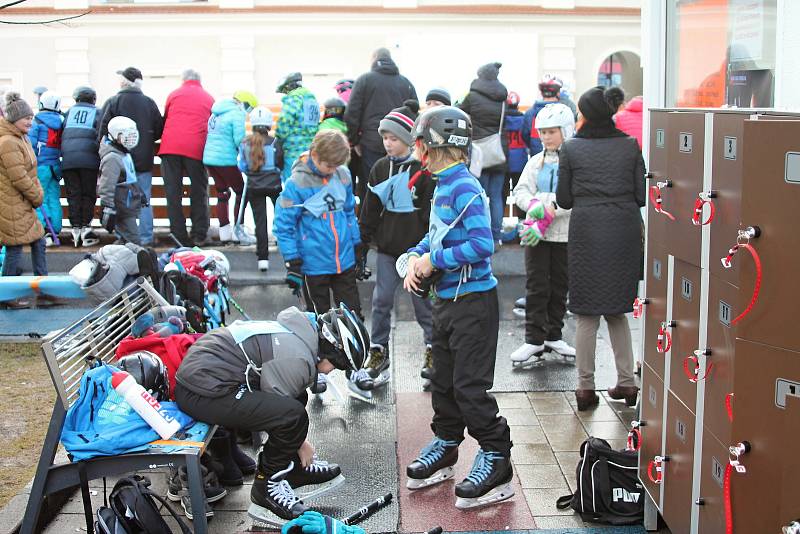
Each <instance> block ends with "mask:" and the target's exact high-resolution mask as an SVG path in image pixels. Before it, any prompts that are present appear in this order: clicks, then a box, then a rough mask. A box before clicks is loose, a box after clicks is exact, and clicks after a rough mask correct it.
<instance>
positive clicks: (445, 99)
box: [425, 87, 452, 106]
mask: <svg viewBox="0 0 800 534" xmlns="http://www.w3.org/2000/svg"><path fill="white" fill-rule="evenodd" d="M428 100H435V101H437V102H441V103H442V104H444V105H445V106H449V105H450V104H451V103H452V101H451V100H450V93H448V92H447V90H446V89H442V88H441V87H434V88H433V89H431V90H430V91H428V96H426V97H425V102H427V101H428Z"/></svg>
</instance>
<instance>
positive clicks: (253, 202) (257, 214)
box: [245, 190, 280, 260]
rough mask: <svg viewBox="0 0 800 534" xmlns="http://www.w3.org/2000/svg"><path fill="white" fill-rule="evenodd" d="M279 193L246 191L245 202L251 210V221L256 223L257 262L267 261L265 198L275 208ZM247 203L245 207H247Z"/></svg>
mask: <svg viewBox="0 0 800 534" xmlns="http://www.w3.org/2000/svg"><path fill="white" fill-rule="evenodd" d="M278 195H280V191H276V192H274V193H269V194H267V193H259V192H257V191H250V190H248V191H247V202H249V203H250V208H251V209H252V210H253V220H254V221H255V223H256V255H257V256H258V259H259V260H268V259H269V221H268V220H267V197H269V198H270V199H271V200H272V206H273V207H274V206H276V205H277V202H278ZM247 202H246V203H245V205H247Z"/></svg>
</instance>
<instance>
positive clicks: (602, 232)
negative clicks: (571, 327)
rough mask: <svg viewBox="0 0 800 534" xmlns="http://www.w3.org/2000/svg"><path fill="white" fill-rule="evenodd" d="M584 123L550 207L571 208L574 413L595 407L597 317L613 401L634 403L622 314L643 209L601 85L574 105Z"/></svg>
mask: <svg viewBox="0 0 800 534" xmlns="http://www.w3.org/2000/svg"><path fill="white" fill-rule="evenodd" d="M578 109H579V110H580V112H581V114H582V115H583V118H584V120H585V122H584V124H583V126H582V127H581V128H580V130H579V131H578V133H577V135H576V136H575V137H574V138H573V139H570V140H568V141H566V142H565V143H564V144H563V145H562V147H561V153H560V157H559V160H560V161H559V169H558V175H559V180H558V188H557V190H556V201H557V202H558V206H559V207H561V208H564V209H570V208H571V209H572V217H571V220H570V227H569V245H568V248H567V256H568V262H569V263H568V265H569V266H568V275H569V309H570V311H572V312H573V313H574V314H575V315H576V316H577V333H576V338H575V349H576V351H577V355H576V363H577V366H578V387H577V389H576V391H575V397H576V399H577V402H578V409H579V410H586V409H588V408H590V407H592V406H594V405H596V404H597V403H598V402H599V398H598V396H597V394H596V393H595V384H594V360H595V347H596V343H597V329H598V327H599V326H600V316H601V315H602V316H603V317H605V319H606V322H607V323H608V330H609V334H610V337H611V346H612V348H613V350H614V360H615V363H616V367H617V385H616V386H615V387H613V388H611V389H609V390H608V394H609V396H610V397H611V398H613V399H625V401H626V402H627V403H628V405H630V406H632V405H634V404H635V403H636V397H637V393H638V388H637V387H636V384H635V382H634V378H633V346H632V342H631V332H630V328H629V326H628V320H627V318H626V317H625V313H627V312H630V311H631V310H632V307H633V301H634V299H635V298H636V291H637V287H638V282H639V270H640V262H641V214H640V212H639V207H640V206H644V204H645V178H644V173H645V171H644V160H643V159H642V153H641V151H640V150H639V146H638V144H637V142H636V139H634V138H632V137H628V136H627V135H626V134H625V133H623V132H621V131H619V130H617V129H616V127H615V126H614V123H613V121H612V120H611V117H612V114H613V113H614V111H615V110H613V109H612V108H611V106H610V105H609V103H608V101H607V100H606V97H605V96H604V91H603V88H602V87H595V88H593V89H589V90H588V91H586V92H585V93H584V94H583V95H582V96H581V98H580V100H579V101H578Z"/></svg>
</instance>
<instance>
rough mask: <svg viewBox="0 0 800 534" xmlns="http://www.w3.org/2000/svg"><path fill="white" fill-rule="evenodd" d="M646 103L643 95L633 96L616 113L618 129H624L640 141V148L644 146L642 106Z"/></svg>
mask: <svg viewBox="0 0 800 534" xmlns="http://www.w3.org/2000/svg"><path fill="white" fill-rule="evenodd" d="M643 107H644V104H643V102H642V97H641V96H635V97H633V98H631V100H630V102H628V103H627V104H625V109H623V110H622V111H620V112H619V113H617V114H616V115H614V122H616V123H617V129H619V130H622V131H623V132H625V133H626V134H628V135H630V136H631V137H635V138H636V140H637V141H639V148H642V108H643Z"/></svg>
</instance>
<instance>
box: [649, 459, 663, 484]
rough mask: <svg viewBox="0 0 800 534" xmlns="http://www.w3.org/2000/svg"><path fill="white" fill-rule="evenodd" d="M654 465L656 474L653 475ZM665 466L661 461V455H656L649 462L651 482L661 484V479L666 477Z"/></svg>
mask: <svg viewBox="0 0 800 534" xmlns="http://www.w3.org/2000/svg"><path fill="white" fill-rule="evenodd" d="M653 467H655V468H656V475H655V477H654V476H653ZM663 471H664V467H663V463H662V461H661V457H660V456H656V457H655V458H653V459H652V460H650V462H649V463H648V464H647V478H649V479H650V482H652V483H653V484H661V480H662V479H663V478H664V473H663Z"/></svg>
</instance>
